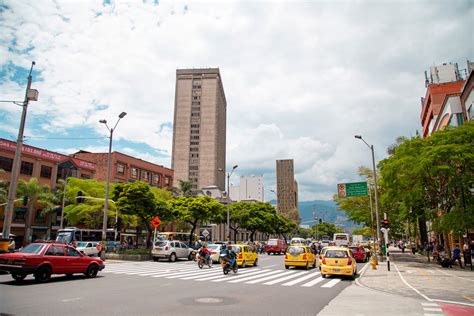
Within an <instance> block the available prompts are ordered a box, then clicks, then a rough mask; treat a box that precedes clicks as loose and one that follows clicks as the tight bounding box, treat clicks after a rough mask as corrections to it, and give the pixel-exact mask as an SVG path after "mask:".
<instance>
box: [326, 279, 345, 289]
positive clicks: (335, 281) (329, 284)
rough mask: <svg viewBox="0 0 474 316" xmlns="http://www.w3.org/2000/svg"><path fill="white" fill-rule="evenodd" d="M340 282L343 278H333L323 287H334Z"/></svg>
mask: <svg viewBox="0 0 474 316" xmlns="http://www.w3.org/2000/svg"><path fill="white" fill-rule="evenodd" d="M339 282H341V279H333V280H331V281H329V282H328V283H326V284H324V285H323V286H321V287H326V288H328V287H333V286H334V285H336V284H338V283H339Z"/></svg>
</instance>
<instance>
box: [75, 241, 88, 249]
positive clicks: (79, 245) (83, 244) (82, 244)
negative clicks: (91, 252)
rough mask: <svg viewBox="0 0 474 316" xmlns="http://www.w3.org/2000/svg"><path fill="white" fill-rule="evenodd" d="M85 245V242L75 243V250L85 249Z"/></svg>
mask: <svg viewBox="0 0 474 316" xmlns="http://www.w3.org/2000/svg"><path fill="white" fill-rule="evenodd" d="M86 245H87V242H84V241H81V242H78V243H77V246H76V248H80V247H85V246H86Z"/></svg>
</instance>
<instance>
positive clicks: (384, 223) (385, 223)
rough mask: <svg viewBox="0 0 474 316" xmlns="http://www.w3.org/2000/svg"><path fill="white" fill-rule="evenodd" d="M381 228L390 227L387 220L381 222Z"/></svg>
mask: <svg viewBox="0 0 474 316" xmlns="http://www.w3.org/2000/svg"><path fill="white" fill-rule="evenodd" d="M382 227H383V228H389V227H390V222H389V221H388V219H384V220H383V222H382Z"/></svg>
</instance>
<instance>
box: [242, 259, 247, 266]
mask: <svg viewBox="0 0 474 316" xmlns="http://www.w3.org/2000/svg"><path fill="white" fill-rule="evenodd" d="M246 266H247V262H245V260H244V261H242V268H245V267H246Z"/></svg>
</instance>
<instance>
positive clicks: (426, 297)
mask: <svg viewBox="0 0 474 316" xmlns="http://www.w3.org/2000/svg"><path fill="white" fill-rule="evenodd" d="M393 265H394V266H395V269H397V272H398V275H399V276H400V279H402V281H403V283H405V285H406V286H408V287H409V288H410V289H412V290H413V291H415V292H416V293H418V294H419V295H420V296H421V297H423V298H424V299H425V300H427V301H430V302H432V301H433V300H432V299H431V298H429V297H428V296H426V295H425V294H423V293H421V292H420V291H418V290H417V289H415V288H414V287H413V286H411V285H410V284H409V283H408V282H407V281H406V280H405V278H404V277H403V276H402V274H401V273H400V270H398V266H397V265H396V264H395V262H394V263H393Z"/></svg>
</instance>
